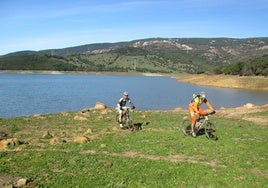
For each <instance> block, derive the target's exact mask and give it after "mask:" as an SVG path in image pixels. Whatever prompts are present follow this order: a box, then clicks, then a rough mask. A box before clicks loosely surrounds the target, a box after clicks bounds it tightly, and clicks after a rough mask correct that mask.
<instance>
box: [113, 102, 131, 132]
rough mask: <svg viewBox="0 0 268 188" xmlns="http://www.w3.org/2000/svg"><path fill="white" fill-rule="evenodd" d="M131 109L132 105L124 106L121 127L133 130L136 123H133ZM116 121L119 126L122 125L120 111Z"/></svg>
mask: <svg viewBox="0 0 268 188" xmlns="http://www.w3.org/2000/svg"><path fill="white" fill-rule="evenodd" d="M130 109H131V108H130V107H123V114H122V122H121V124H122V125H123V127H121V128H122V129H129V130H131V131H133V130H134V124H133V120H132V118H131V117H130ZM115 121H116V124H117V125H118V126H120V122H119V113H117V114H116V117H115Z"/></svg>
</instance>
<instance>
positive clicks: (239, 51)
mask: <svg viewBox="0 0 268 188" xmlns="http://www.w3.org/2000/svg"><path fill="white" fill-rule="evenodd" d="M265 54H268V38H267V37H266V38H248V39H232V38H177V39H167V38H153V39H142V40H135V41H130V42H119V43H100V44H89V45H82V46H77V47H70V48H64V49H50V50H42V51H37V52H35V51H21V52H14V53H10V54H7V55H4V56H0V70H31V69H34V70H72V71H114V72H157V73H177V72H188V73H202V72H206V71H213V70H215V69H216V68H219V67H222V66H223V65H228V64H233V63H236V62H239V61H248V60H249V59H254V58H258V57H261V56H263V55H265ZM39 58H40V59H39ZM33 64H34V65H35V66H33ZM44 64H48V65H44Z"/></svg>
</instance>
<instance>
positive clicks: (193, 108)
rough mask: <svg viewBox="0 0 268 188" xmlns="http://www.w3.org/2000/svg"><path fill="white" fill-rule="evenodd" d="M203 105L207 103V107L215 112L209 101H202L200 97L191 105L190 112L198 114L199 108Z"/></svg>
mask: <svg viewBox="0 0 268 188" xmlns="http://www.w3.org/2000/svg"><path fill="white" fill-rule="evenodd" d="M203 103H205V105H206V106H207V108H208V109H210V110H214V109H213V107H212V105H211V104H210V103H209V102H208V100H207V99H206V98H205V99H203V100H202V99H201V98H200V97H196V98H194V99H193V100H192V101H191V103H190V104H189V111H193V112H195V113H198V112H199V106H200V105H201V104H203Z"/></svg>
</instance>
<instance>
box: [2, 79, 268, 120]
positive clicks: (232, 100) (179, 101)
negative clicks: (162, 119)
mask: <svg viewBox="0 0 268 188" xmlns="http://www.w3.org/2000/svg"><path fill="white" fill-rule="evenodd" d="M0 88H1V89H0V97H1V100H0V117H16V116H25V115H33V114H39V113H41V114H46V113H58V112H63V111H78V110H81V109H83V108H89V107H93V106H95V103H96V102H103V103H105V104H106V105H107V106H108V107H111V108H114V107H115V106H116V103H117V101H118V99H119V98H120V97H121V96H122V93H123V92H124V91H128V92H129V93H130V98H131V99H132V100H133V102H134V103H135V106H136V108H137V109H140V110H168V109H172V108H175V107H182V108H184V109H186V108H187V106H188V104H189V101H190V100H191V97H192V94H193V93H199V92H200V91H206V93H207V96H208V99H209V101H210V102H211V103H212V104H213V106H214V107H215V108H216V109H218V108H220V107H236V106H242V105H244V104H246V103H253V104H256V105H264V104H266V103H267V102H268V92H263V91H250V90H240V89H221V88H212V87H204V86H197V85H192V84H187V83H180V82H177V81H176V80H175V79H172V78H169V77H154V76H152V77H148V76H119V75H73V74H59V75H53V74H0Z"/></svg>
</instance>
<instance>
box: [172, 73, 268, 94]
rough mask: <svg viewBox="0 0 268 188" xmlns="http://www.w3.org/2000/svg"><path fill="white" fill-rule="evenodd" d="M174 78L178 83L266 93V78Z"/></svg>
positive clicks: (182, 76)
mask: <svg viewBox="0 0 268 188" xmlns="http://www.w3.org/2000/svg"><path fill="white" fill-rule="evenodd" d="M175 78H176V79H177V80H178V81H180V82H187V83H192V84H197V85H205V86H213V87H226V88H240V89H256V90H265V91H268V77H263V76H231V75H206V74H192V75H190V74H189V75H181V76H178V77H175Z"/></svg>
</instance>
